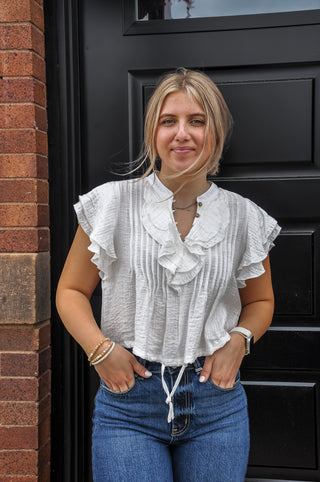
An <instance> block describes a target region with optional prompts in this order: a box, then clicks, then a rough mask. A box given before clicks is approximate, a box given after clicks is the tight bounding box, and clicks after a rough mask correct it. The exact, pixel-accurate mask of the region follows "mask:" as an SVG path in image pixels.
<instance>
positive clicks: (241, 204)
mask: <svg viewBox="0 0 320 482" xmlns="http://www.w3.org/2000/svg"><path fill="white" fill-rule="evenodd" d="M219 192H220V195H221V196H223V197H224V198H225V199H226V200H227V203H228V205H229V207H238V208H240V209H241V208H245V207H248V206H249V205H251V204H254V202H253V201H251V200H250V199H249V198H247V197H245V196H242V195H241V194H238V193H237V192H234V191H229V190H228V189H224V188H222V187H219Z"/></svg>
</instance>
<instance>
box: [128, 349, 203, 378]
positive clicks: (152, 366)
mask: <svg viewBox="0 0 320 482" xmlns="http://www.w3.org/2000/svg"><path fill="white" fill-rule="evenodd" d="M130 351H132V350H130ZM135 357H136V359H137V360H138V362H139V363H141V365H143V366H144V367H146V369H147V370H149V371H150V372H152V373H161V365H162V364H161V363H158V362H154V361H149V360H145V359H144V358H141V357H139V356H137V355H135ZM204 360H205V357H204V356H200V357H198V358H197V359H196V360H195V361H194V362H193V363H189V364H188V365H187V366H186V367H185V370H195V371H201V370H202V367H203V365H204ZM166 369H167V370H168V372H169V373H170V374H174V373H176V372H177V373H178V372H179V371H180V369H181V365H180V366H176V367H170V366H167V365H166Z"/></svg>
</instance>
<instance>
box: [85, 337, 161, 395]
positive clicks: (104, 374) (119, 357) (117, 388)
mask: <svg viewBox="0 0 320 482" xmlns="http://www.w3.org/2000/svg"><path fill="white" fill-rule="evenodd" d="M94 367H95V369H96V371H97V373H98V375H99V377H100V378H102V380H103V381H104V382H105V383H106V384H107V386H108V387H109V388H110V389H111V390H113V391H114V392H124V391H126V390H128V389H129V388H130V387H132V385H133V384H134V374H135V373H137V374H138V375H140V376H141V377H143V378H150V377H151V375H152V373H151V372H149V371H148V370H146V368H145V367H144V366H143V365H141V363H139V362H138V360H137V359H136V357H135V356H134V355H132V353H130V352H129V351H128V350H126V349H125V348H123V347H122V346H120V345H115V347H114V349H113V350H112V353H110V355H109V356H108V357H107V358H106V359H105V360H103V362H101V363H98V364H97V365H94Z"/></svg>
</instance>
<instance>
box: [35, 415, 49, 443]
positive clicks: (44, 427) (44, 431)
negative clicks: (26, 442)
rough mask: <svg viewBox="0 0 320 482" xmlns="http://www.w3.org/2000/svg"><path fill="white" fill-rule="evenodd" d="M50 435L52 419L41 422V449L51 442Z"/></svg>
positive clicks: (39, 438)
mask: <svg viewBox="0 0 320 482" xmlns="http://www.w3.org/2000/svg"><path fill="white" fill-rule="evenodd" d="M50 433H51V420H50V417H48V418H46V419H45V420H43V422H41V424H40V425H39V433H38V440H39V441H38V444H39V447H42V446H43V445H45V444H46V443H47V442H48V440H50Z"/></svg>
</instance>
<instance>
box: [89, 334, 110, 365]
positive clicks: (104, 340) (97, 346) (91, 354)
mask: <svg viewBox="0 0 320 482" xmlns="http://www.w3.org/2000/svg"><path fill="white" fill-rule="evenodd" d="M106 341H110V338H104V339H103V340H101V341H100V342H99V343H98V344H97V345H96V346H95V347H94V349H93V350H92V352H91V353H90V355H89V356H88V361H89V362H91V360H92V358H93V356H94V355H95V354H96V353H97V350H98V349H99V348H100V346H101V345H103V343H105V342H106Z"/></svg>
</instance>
